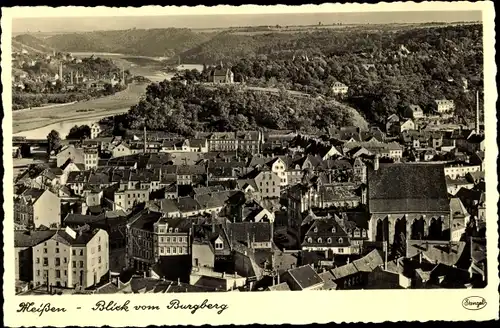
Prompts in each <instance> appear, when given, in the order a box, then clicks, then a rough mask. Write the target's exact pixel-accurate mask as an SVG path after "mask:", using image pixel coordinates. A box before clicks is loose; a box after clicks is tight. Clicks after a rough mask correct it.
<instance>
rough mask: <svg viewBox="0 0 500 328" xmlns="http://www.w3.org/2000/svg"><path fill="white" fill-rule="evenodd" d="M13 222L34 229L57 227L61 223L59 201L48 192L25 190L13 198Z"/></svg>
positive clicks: (32, 189)
mask: <svg viewBox="0 0 500 328" xmlns="http://www.w3.org/2000/svg"><path fill="white" fill-rule="evenodd" d="M14 222H15V223H17V224H20V225H23V226H25V227H33V228H35V229H36V228H40V227H41V226H45V227H47V228H50V227H51V226H54V225H56V226H57V225H59V224H60V223H61V201H60V199H59V197H58V196H57V195H56V194H54V193H52V192H51V191H49V190H43V189H36V188H30V189H27V190H25V191H24V192H23V193H22V194H20V195H18V196H17V197H15V198H14Z"/></svg>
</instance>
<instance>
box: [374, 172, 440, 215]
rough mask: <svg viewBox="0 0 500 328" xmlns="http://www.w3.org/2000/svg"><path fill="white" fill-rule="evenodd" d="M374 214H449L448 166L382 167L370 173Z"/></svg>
mask: <svg viewBox="0 0 500 328" xmlns="http://www.w3.org/2000/svg"><path fill="white" fill-rule="evenodd" d="M368 197H369V203H368V204H369V211H370V212H371V213H393V212H398V213H413V212H419V213H420V212H449V200H448V191H447V187H446V178H445V175H444V166H443V165H438V164H381V165H380V167H379V169H378V170H371V171H369V174H368Z"/></svg>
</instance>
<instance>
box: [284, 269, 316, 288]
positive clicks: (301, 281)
mask: <svg viewBox="0 0 500 328" xmlns="http://www.w3.org/2000/svg"><path fill="white" fill-rule="evenodd" d="M286 274H288V275H289V276H290V277H291V278H292V279H293V280H295V282H296V283H297V284H298V285H299V287H300V289H306V288H310V287H313V286H316V285H319V284H322V283H323V282H324V281H323V279H321V277H320V276H319V275H318V274H317V273H316V271H314V269H313V268H312V267H311V266H310V265H304V266H301V267H298V268H294V269H290V270H288V271H287V272H286V273H285V275H286Z"/></svg>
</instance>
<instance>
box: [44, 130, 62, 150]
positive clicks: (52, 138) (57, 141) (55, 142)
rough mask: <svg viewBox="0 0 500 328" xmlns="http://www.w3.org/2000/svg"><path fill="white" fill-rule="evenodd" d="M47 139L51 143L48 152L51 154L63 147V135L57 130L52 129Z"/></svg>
mask: <svg viewBox="0 0 500 328" xmlns="http://www.w3.org/2000/svg"><path fill="white" fill-rule="evenodd" d="M47 141H48V143H49V145H48V148H47V152H48V153H49V154H50V153H52V151H57V150H58V149H59V148H60V147H61V136H60V135H59V132H57V131H56V130H52V131H50V133H49V134H48V135H47Z"/></svg>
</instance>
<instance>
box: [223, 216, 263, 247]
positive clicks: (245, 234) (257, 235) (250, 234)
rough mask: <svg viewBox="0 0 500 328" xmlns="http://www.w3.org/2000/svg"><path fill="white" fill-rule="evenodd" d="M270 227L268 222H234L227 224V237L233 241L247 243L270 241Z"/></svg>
mask: <svg viewBox="0 0 500 328" xmlns="http://www.w3.org/2000/svg"><path fill="white" fill-rule="evenodd" d="M271 232H272V228H271V224H270V223H269V222H235V223H229V224H228V234H229V238H230V239H231V241H232V242H233V243H235V242H239V243H242V244H244V245H247V243H248V241H249V240H250V242H257V243H262V242H270V241H272V238H273V236H272V234H271ZM247 246H249V245H247Z"/></svg>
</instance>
